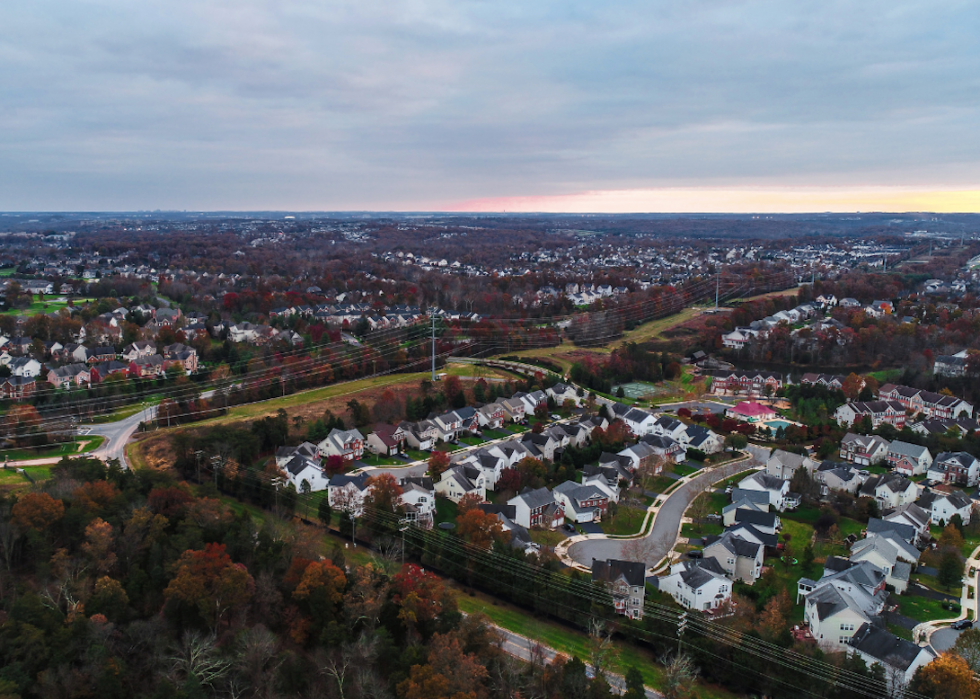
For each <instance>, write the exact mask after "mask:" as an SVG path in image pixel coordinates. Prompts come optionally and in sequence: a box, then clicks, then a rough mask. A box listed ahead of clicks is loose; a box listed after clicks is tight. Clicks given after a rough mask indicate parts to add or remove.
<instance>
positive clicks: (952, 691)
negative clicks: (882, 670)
mask: <svg viewBox="0 0 980 699" xmlns="http://www.w3.org/2000/svg"><path fill="white" fill-rule="evenodd" d="M909 689H911V690H912V691H913V692H917V693H918V694H922V695H924V696H927V697H934V698H935V699H977V697H980V690H978V686H977V684H976V682H974V681H973V672H972V671H971V670H970V666H969V665H967V663H966V661H965V660H964V659H963V658H961V657H960V656H958V655H957V654H956V653H952V652H946V653H943V654H942V655H940V656H939V657H938V658H936V659H935V660H933V661H932V662H931V663H929V664H928V665H923V666H922V667H920V668H919V669H918V670H916V671H915V676H914V677H913V678H912V682H911V684H910V685H909Z"/></svg>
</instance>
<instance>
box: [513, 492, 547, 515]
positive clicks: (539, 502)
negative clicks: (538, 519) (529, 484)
mask: <svg viewBox="0 0 980 699" xmlns="http://www.w3.org/2000/svg"><path fill="white" fill-rule="evenodd" d="M516 497H519V498H520V499H521V500H523V501H524V502H525V503H527V506H528V507H530V508H531V509H532V510H535V509H537V508H539V507H544V506H545V505H548V504H553V503H554V502H555V496H554V495H552V494H551V491H550V490H548V489H547V488H538V489H537V490H531V489H530V488H527V489H525V490H524V492H522V493H521V494H520V495H517V496H516Z"/></svg>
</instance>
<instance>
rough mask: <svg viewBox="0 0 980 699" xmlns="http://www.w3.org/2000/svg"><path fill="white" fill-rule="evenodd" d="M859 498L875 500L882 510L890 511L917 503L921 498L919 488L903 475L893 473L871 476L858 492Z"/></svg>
mask: <svg viewBox="0 0 980 699" xmlns="http://www.w3.org/2000/svg"><path fill="white" fill-rule="evenodd" d="M858 497H862V498H874V499H875V500H876V501H877V502H878V506H879V507H880V508H881V509H888V508H892V507H898V506H900V505H907V504H908V503H910V502H915V499H916V498H917V497H919V487H918V486H917V485H916V484H915V483H913V482H912V481H910V480H909V479H908V478H906V477H905V476H903V475H902V474H900V473H895V472H894V471H892V472H889V473H883V474H881V475H876V476H869V477H868V480H866V481H865V482H864V484H863V485H862V486H861V489H860V490H859V491H858Z"/></svg>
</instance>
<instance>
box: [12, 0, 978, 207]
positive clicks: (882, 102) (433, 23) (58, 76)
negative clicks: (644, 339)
mask: <svg viewBox="0 0 980 699" xmlns="http://www.w3.org/2000/svg"><path fill="white" fill-rule="evenodd" d="M8 4H9V5H12V6H11V7H5V8H4V9H3V10H0V162H2V163H3V167H2V168H0V208H4V209H30V208H40V209H77V208H90V209H96V208H124V209H126V208H157V207H161V208H167V207H174V208H317V209H319V208H323V209H342V208H427V207H430V206H434V205H437V204H439V203H449V202H452V201H456V200H461V199H470V198H476V197H493V196H519V195H546V194H563V193H569V192H575V191H579V190H582V189H605V188H629V187H653V186H664V185H691V184H704V183H707V184H714V185H743V184H757V185H779V184H816V185H828V184H841V185H848V184H852V185H870V184H882V185H889V184H915V185H943V186H976V185H977V184H980V176H978V175H980V172H978V169H980V165H978V163H980V158H978V156H980V139H977V138H976V134H975V132H976V125H977V124H978V123H980V119H978V117H980V103H978V102H980V90H978V88H980V52H977V51H976V49H975V46H976V42H977V40H978V37H980V15H978V13H976V11H975V9H976V8H975V5H973V4H972V3H969V2H929V3H926V2H918V3H911V2H896V1H895V0H892V1H890V2H884V1H878V0H868V1H866V2H862V3H853V2H834V1H832V0H831V1H828V2H793V3H787V2H785V1H772V2H767V1H762V0H759V1H756V2H734V1H730V2H725V1H720V2H719V1H717V0H716V1H711V2H709V1H707V0H694V1H692V2H688V3H672V2H619V3H596V2H594V1H592V2H584V1H579V2H575V1H567V0H566V1H564V2H560V1H557V0H555V1H553V2H549V1H541V2H526V1H525V2H511V1H508V0H496V1H492V2H489V1H488V2H482V1H477V0H455V1H449V0H409V1H405V2H399V1H397V0H388V1H375V0H364V1H356V0H351V1H346V2H345V1H341V2H305V1H303V2H301V1H298V0H293V1H289V0H285V1H280V2H273V1H264V0H262V1H259V0H237V1H236V0H222V1H217V0H197V1H189V0H166V1H164V0H149V1H147V2H139V3H132V2H123V1H122V0H89V1H88V2H85V1H82V0H71V1H69V0H37V1H36V2H30V3H8Z"/></svg>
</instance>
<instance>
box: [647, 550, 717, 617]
mask: <svg viewBox="0 0 980 699" xmlns="http://www.w3.org/2000/svg"><path fill="white" fill-rule="evenodd" d="M658 585H659V587H660V589H661V590H662V591H663V592H666V593H667V594H668V595H670V596H671V597H673V598H674V600H675V601H676V602H677V603H678V604H679V605H681V606H682V607H684V608H685V609H690V610H692V611H693V610H697V611H710V610H712V609H717V608H718V607H719V606H720V605H721V604H723V603H724V602H725V601H727V600H729V599H731V597H732V581H731V580H729V579H728V578H726V577H725V573H724V571H723V570H722V569H721V567H720V566H719V565H718V562H717V561H716V560H715V559H713V558H705V559H703V560H700V561H696V560H688V561H681V562H680V563H675V564H674V565H672V566H671V567H670V573H669V574H668V575H665V576H664V577H662V578H659V580H658Z"/></svg>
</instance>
